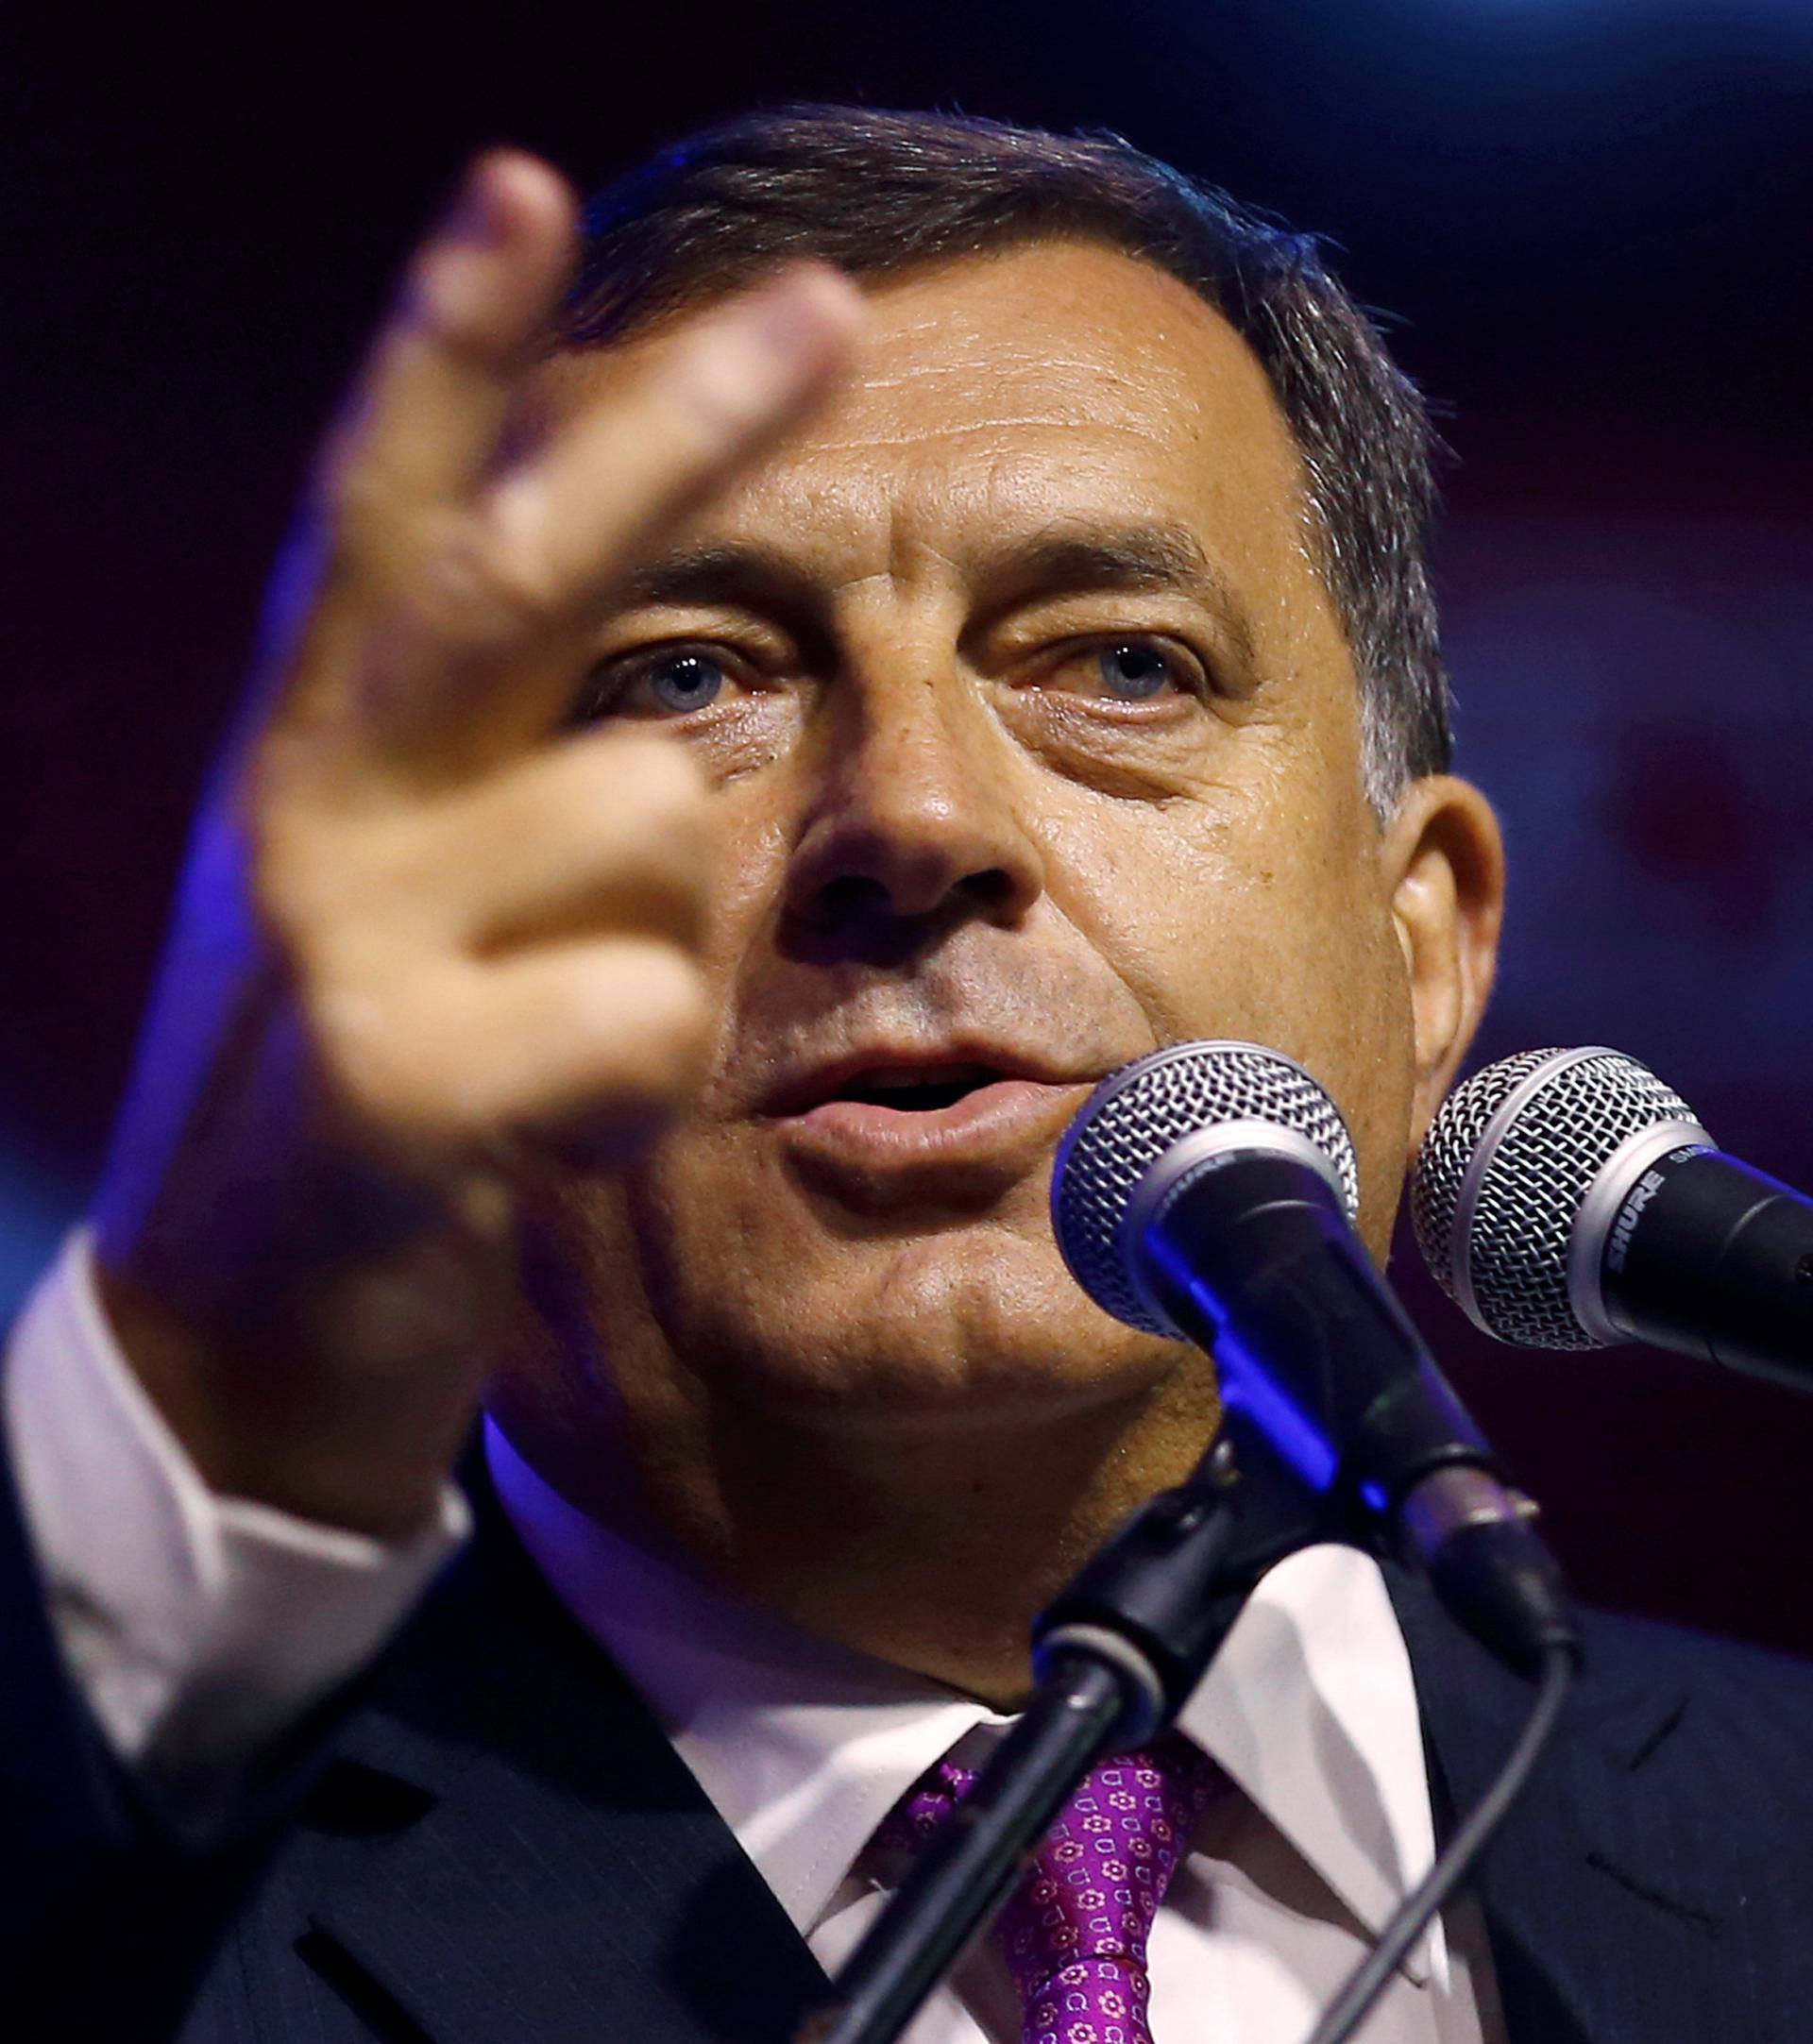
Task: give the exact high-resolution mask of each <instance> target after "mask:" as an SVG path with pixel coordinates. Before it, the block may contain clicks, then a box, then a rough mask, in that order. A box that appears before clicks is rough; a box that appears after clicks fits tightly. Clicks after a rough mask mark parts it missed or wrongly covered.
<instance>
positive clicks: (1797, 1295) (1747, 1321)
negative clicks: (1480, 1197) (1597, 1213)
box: [1599, 1144, 1813, 1391]
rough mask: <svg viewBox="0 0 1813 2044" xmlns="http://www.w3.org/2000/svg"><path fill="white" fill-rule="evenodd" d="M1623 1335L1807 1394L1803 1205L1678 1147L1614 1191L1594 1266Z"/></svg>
mask: <svg viewBox="0 0 1813 2044" xmlns="http://www.w3.org/2000/svg"><path fill="white" fill-rule="evenodd" d="M1599 1287H1600V1295H1601V1301H1602V1309H1603V1312H1604V1316H1605V1318H1606V1319H1607V1320H1608V1321H1609V1322H1610V1323H1611V1325H1612V1326H1614V1327H1616V1328H1617V1329H1618V1331H1619V1332H1620V1333H1621V1334H1623V1335H1624V1336H1626V1337H1627V1338H1628V1339H1630V1340H1633V1341H1639V1342H1650V1343H1653V1344H1654V1345H1655V1346H1656V1347H1658V1348H1667V1349H1673V1350H1677V1351H1679V1352H1680V1353H1681V1354H1684V1355H1689V1356H1699V1357H1703V1359H1704V1360H1706V1361H1708V1362H1719V1363H1723V1364H1724V1365H1725V1366H1726V1367H1727V1368H1728V1369H1733V1370H1742V1371H1745V1372H1746V1373H1748V1374H1749V1375H1751V1376H1753V1377H1769V1378H1771V1380H1773V1381H1774V1382H1776V1383H1780V1384H1786V1385H1788V1386H1790V1387H1791V1388H1793V1389H1795V1390H1799V1391H1813V1200H1809V1199H1807V1198H1805V1196H1804V1195H1802V1194H1801V1193H1799V1192H1795V1191H1791V1190H1790V1189H1789V1188H1788V1186H1785V1185H1783V1184H1782V1183H1781V1182H1780V1180H1778V1179H1775V1178H1771V1177H1770V1176H1769V1175H1768V1174H1767V1173H1765V1172H1760V1171H1757V1170H1755V1169H1754V1167H1753V1166H1752V1165H1749V1164H1746V1163H1743V1162H1741V1161H1740V1160H1739V1159H1738V1158H1737V1157H1728V1156H1726V1155H1725V1153H1724V1152H1723V1151H1722V1150H1707V1149H1703V1148H1700V1147H1698V1146H1697V1145H1692V1144H1684V1145H1683V1146H1682V1147H1681V1148H1679V1149H1676V1150H1673V1151H1670V1152H1669V1155H1668V1156H1666V1157H1661V1158H1659V1159H1657V1161H1656V1162H1654V1163H1653V1164H1652V1165H1651V1166H1650V1167H1649V1169H1648V1170H1647V1171H1645V1172H1644V1173H1643V1174H1642V1175H1641V1176H1640V1177H1639V1178H1638V1179H1637V1180H1636V1182H1635V1184H1634V1185H1633V1186H1632V1187H1631V1188H1630V1190H1629V1191H1628V1192H1627V1193H1626V1194H1625V1196H1624V1198H1623V1200H1622V1201H1621V1202H1620V1204H1619V1206H1618V1209H1617V1211H1616V1213H1615V1214H1614V1215H1613V1216H1612V1219H1611V1224H1610V1226H1609V1227H1608V1228H1607V1230H1606V1232H1605V1237H1604V1248H1603V1250H1602V1251H1601V1260H1600V1270H1599Z"/></svg>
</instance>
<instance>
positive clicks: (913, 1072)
mask: <svg viewBox="0 0 1813 2044" xmlns="http://www.w3.org/2000/svg"><path fill="white" fill-rule="evenodd" d="M1004 1076H1005V1074H1004V1073H1000V1072H997V1071H995V1070H994V1069H993V1068H992V1067H991V1066H989V1065H967V1064H953V1065H916V1066H910V1067H902V1066H885V1065H884V1066H877V1067H875V1068H874V1069H873V1070H871V1071H867V1072H857V1073H852V1074H851V1076H850V1077H849V1078H847V1079H844V1080H841V1081H839V1084H838V1085H837V1086H836V1087H835V1088H834V1089H833V1090H831V1091H829V1092H827V1093H825V1094H824V1095H823V1096H822V1099H821V1100H819V1101H816V1102H814V1103H813V1105H814V1106H825V1105H828V1104H829V1103H830V1102H832V1101H838V1100H848V1101H853V1102H855V1103H856V1104H857V1105H858V1106H866V1107H890V1108H892V1109H893V1111H894V1112H895V1113H897V1114H936V1113H937V1112H938V1111H939V1109H940V1108H941V1107H954V1106H956V1105H957V1102H958V1101H959V1100H965V1099H967V1098H968V1097H969V1095H970V1094H972V1093H974V1092H975V1091H977V1090H979V1089H981V1088H982V1087H984V1086H993V1085H995V1084H997V1083H998V1082H999V1081H1000V1080H1001V1079H1002V1078H1003V1077H1004Z"/></svg>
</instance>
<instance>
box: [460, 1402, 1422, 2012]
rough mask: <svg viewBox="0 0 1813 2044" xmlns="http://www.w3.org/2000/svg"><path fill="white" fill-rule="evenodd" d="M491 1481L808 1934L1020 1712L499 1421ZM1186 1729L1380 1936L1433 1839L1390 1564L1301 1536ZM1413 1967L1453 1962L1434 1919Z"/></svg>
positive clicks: (583, 1620)
mask: <svg viewBox="0 0 1813 2044" xmlns="http://www.w3.org/2000/svg"><path fill="white" fill-rule="evenodd" d="M485 1452H486V1458H487V1461H488V1462H489V1466H490V1472H491V1477H492V1480H493V1482H494V1483H495V1485H496V1487H497V1493H498V1496H499V1498H500V1502H501V1503H502V1506H503V1509H504V1511H505V1512H506V1514H507V1515H508V1517H509V1519H510V1521H511V1523H512V1525H513V1526H514V1527H515V1529H516V1530H517V1535H518V1537H519V1538H520V1539H521V1541H522V1543H523V1545H524V1546H525V1547H526V1548H527V1549H528V1551H529V1553H530V1555H531V1556H532V1557H533V1559H534V1562H535V1563H536V1565H537V1566H538V1567H539V1569H540V1570H541V1572H542V1574H543V1575H544V1576H545V1577H546V1579H547V1580H548V1582H549V1584H550V1585H551V1588H552V1589H553V1591H554V1593H555V1595H556V1596H559V1597H560V1599H561V1601H562V1602H563V1603H564V1604H565V1605H566V1606H567V1608H568V1611H569V1612H571V1613H572V1614H573V1616H574V1617H575V1618H576V1619H577V1620H578V1621H579V1623H580V1624H581V1625H582V1626H584V1627H585V1630H587V1631H588V1632H589V1633H590V1634H591V1635H592V1637H593V1638H594V1639H596V1640H597V1641H598V1642H599V1643H600V1644H601V1645H602V1647H604V1648H605V1649H606V1651H607V1652H609V1653H610V1655H611V1656H612V1658H613V1659H614V1660H615V1661H616V1662H617V1663H618V1665H619V1666H621V1667H622V1669H623V1670H624V1672H625V1674H627V1675H628V1676H629V1678H630V1680H631V1681H633V1682H634V1683H635V1686H636V1688H637V1689H638V1690H639V1691H640V1692H641V1694H642V1696H643V1697H644V1698H645V1699H646V1700H647V1702H648V1703H649V1705H650V1707H651V1709H652V1711H653V1712H654V1714H655V1715H656V1717H657V1718H658V1719H659V1721H660V1723H661V1725H662V1728H663V1730H664V1731H666V1732H667V1734H668V1736H669V1738H670V1739H671V1740H672V1741H673V1744H674V1747H675V1748H676V1749H677V1751H678V1752H679V1754H680V1757H681V1758H682V1759H683V1760H684V1761H685V1762H686V1765H687V1767H688V1768H689V1769H690V1770H691V1772H692V1773H693V1775H694V1776H695V1777H696V1778H697V1780H698V1782H699V1783H700V1786H701V1787H702V1788H703V1790H704V1791H705V1794H706V1795H707V1796H708V1797H709V1798H710V1799H711V1801H712V1802H713V1804H714V1805H715V1806H716V1807H717V1809H718V1811H719V1813H720V1816H722V1817H723V1818H724V1820H725V1822H726V1823H727V1824H728V1825H729V1826H730V1828H731V1830H732V1832H733V1833H735V1834H736V1837H737V1843H738V1844H739V1845H740V1846H741V1847H742V1849H743V1850H744V1851H745V1852H746V1853H747V1854H748V1855H749V1857H750V1859H751V1860H752V1861H754V1864H755V1866H756V1867H757V1869H758V1870H759V1871H760V1872H761V1874H762V1875H763V1877H764V1878H765V1879H766V1880H767V1882H768V1884H769V1885H770V1886H771V1888H772V1889H773V1891H774V1893H775V1895H776V1896H777V1897H778V1898H779V1900H780V1902H781V1905H782V1907H783V1908H785V1909H786V1911H787V1912H788V1916H789V1917H791V1918H792V1920H793V1922H794V1924H795V1925H796V1926H797V1927H798V1928H799V1930H800V1931H801V1932H802V1934H809V1933H810V1932H811V1931H812V1929H813V1928H814V1927H815V1925H816V1924H817V1923H818V1921H819V1919H820V1917H822V1915H823V1914H824V1912H825V1910H826V1908H827V1906H828V1905H829V1903H830V1902H831V1900H832V1898H833V1897H834V1895H835V1894H836V1893H837V1890H838V1887H839V1884H840V1883H841V1882H842V1880H843V1879H844V1877H845V1876H846V1875H847V1874H848V1873H849V1871H850V1869H851V1867H853V1866H854V1865H855V1863H856V1858H857V1857H858V1855H859V1854H860V1853H861V1851H862V1850H863V1848H864V1847H865V1846H866V1845H867V1843H868V1842H869V1839H870V1838H871V1836H872V1835H873V1833H874V1831H875V1829H876V1827H877V1826H878V1825H879V1824H880V1822H881V1820H882V1818H883V1817H884V1816H887V1814H888V1812H889V1811H890V1809H892V1807H893V1806H894V1804H895V1803H896V1802H897V1801H898V1800H899V1799H900V1798H901V1796H902V1795H903V1794H904V1793H905V1791H906V1789H907V1788H908V1787H909V1786H910V1785H911V1784H912V1783H913V1782H915V1781H917V1780H918V1779H919V1777H920V1776H921V1775H922V1774H923V1773H924V1772H925V1770H926V1769H927V1768H928V1767H930V1766H931V1765H934V1763H936V1762H937V1761H938V1760H939V1759H940V1757H941V1756H942V1755H943V1754H944V1753H946V1752H947V1751H948V1750H949V1749H950V1748H951V1747H952V1746H954V1745H955V1744H956V1743H957V1740H958V1739H960V1738H962V1737H963V1736H964V1735H965V1734H966V1733H967V1732H970V1731H974V1729H975V1728H976V1727H978V1726H991V1727H1000V1726H1004V1725H1006V1724H1007V1723H1008V1721H1009V1720H1008V1719H1007V1718H1005V1717H1003V1716H1001V1715H999V1714H998V1713H996V1712H993V1711H991V1710H990V1709H989V1708H988V1707H987V1706H986V1705H984V1704H981V1703H978V1702H976V1701H974V1699H971V1698H962V1697H957V1696H954V1695H953V1694H952V1693H951V1692H950V1691H949V1690H947V1689H944V1688H942V1687H940V1685H938V1684H937V1683H934V1682H930V1681H925V1680H923V1678H920V1677H916V1676H913V1675H910V1674H908V1673H906V1672H905V1671H904V1670H902V1669H900V1668H897V1667H893V1666H890V1665H889V1664H885V1663H882V1662H878V1661H873V1660H870V1659H868V1658H866V1657H865V1656H862V1655H860V1654H856V1653H854V1652H851V1651H849V1650H848V1649H845V1648H842V1647H836V1646H834V1645H831V1644H830V1643H828V1642H825V1641H822V1640H819V1639H816V1638H814V1637H812V1636H810V1635H808V1634H806V1633H804V1632H802V1631H801V1630H798V1629H797V1628H795V1627H793V1626H791V1625H789V1624H788V1623H787V1622H786V1621H784V1620H781V1619H778V1618H775V1617H773V1616H771V1615H770V1614H768V1613H764V1612H761V1611H759V1610H757V1609H755V1608H754V1607H753V1606H751V1605H748V1604H745V1603H742V1602H740V1601H738V1600H737V1599H735V1598H733V1597H729V1596H725V1595H723V1594H722V1593H721V1592H720V1591H718V1590H716V1589H714V1588H713V1587H712V1586H711V1585H710V1584H708V1583H706V1582H704V1581H703V1580H702V1579H700V1578H699V1577H698V1576H696V1575H695V1574H693V1573H692V1572H691V1571H689V1570H688V1569H686V1568H685V1567H684V1566H682V1565H680V1564H678V1563H674V1562H672V1561H669V1560H667V1559H664V1558H662V1557H660V1556H657V1555H654V1554H652V1553H650V1552H649V1551H648V1550H647V1549H646V1548H643V1547H640V1546H635V1544H634V1543H632V1542H630V1541H629V1540H626V1539H625V1538H624V1537H623V1536H622V1535H621V1534H619V1533H617V1532H614V1531H612V1530H610V1529H607V1528H605V1527H603V1526H601V1525H600V1524H599V1523H598V1522H597V1521H596V1520H594V1519H591V1518H589V1517H587V1516H586V1515H585V1513H584V1512H579V1511H578V1510H577V1509H576V1508H575V1507H573V1506H572V1505H570V1504H568V1502H567V1500H566V1499H565V1498H563V1497H562V1496H561V1495H559V1494H558V1493H557V1492H556V1491H554V1490H553V1489H552V1488H551V1485H549V1484H548V1483H547V1482H546V1481H545V1480H544V1479H543V1478H540V1477H539V1476H537V1475H536V1474H535V1472H534V1470H533V1469H531V1468H530V1466H529V1465H528V1463H527V1462H525V1461H523V1460H522V1458H521V1457H520V1456H519V1455H518V1454H517V1452H516V1450H515V1449H514V1448H513V1447H512V1446H511V1445H510V1444H509V1442H508V1441H507V1440H506V1439H505V1438H504V1436H503V1434H502V1432H501V1430H500V1428H499V1427H497V1426H496V1425H495V1424H494V1423H490V1422H487V1424H486V1427H485ZM1178 1725H1179V1728H1180V1729H1181V1730H1182V1731H1185V1732H1187V1733H1188V1734H1189V1736H1190V1737H1191V1738H1193V1739H1194V1740H1195V1742H1196V1743H1197V1745H1199V1746H1200V1747H1201V1748H1203V1749H1204V1751H1205V1752H1207V1753H1208V1754H1209V1755H1210V1756H1211V1758H1212V1759H1213V1760H1215V1761H1217V1762H1219V1764H1220V1765H1222V1766H1223V1767H1224V1768H1225V1769H1226V1770H1227V1772H1228V1774H1229V1775H1230V1776H1231V1777H1232V1778H1233V1780H1234V1781H1235V1782H1238V1783H1239V1785H1240V1786H1241V1788H1242V1789H1244V1790H1245V1793H1246V1794H1247V1795H1248V1796H1249V1797H1250V1798H1251V1799H1252V1800H1253V1801H1254V1802H1255V1803H1256V1804H1257V1805H1258V1807H1259V1808H1260V1809H1261V1810H1262V1812H1263V1813H1264V1814H1265V1816H1267V1817H1269V1818H1270V1819H1271V1821H1272V1822H1273V1823H1274V1824H1275V1825H1276V1826H1277V1827H1278V1829H1279V1831H1280V1832H1281V1833H1283V1834H1284V1836H1285V1837H1286V1838H1287V1839H1288V1840H1289V1841H1290V1843H1291V1844H1292V1845H1293V1846H1294V1847H1295V1848H1296V1850H1297V1851H1298V1852H1299V1853H1301V1854H1302V1856H1303V1858H1304V1859H1305V1860H1306V1861H1307V1862H1308V1863H1309V1865H1310V1866H1311V1867H1313V1868H1314V1870H1315V1871H1316V1873H1317V1874H1318V1875H1320V1877H1321V1878H1322V1880H1323V1881H1324V1882H1325V1883H1326V1884H1328V1886H1329V1887H1330V1889H1331V1890H1332V1891H1333V1893H1334V1894H1335V1896H1336V1897H1337V1898H1338V1899H1339V1900H1341V1901H1342V1902H1343V1903H1344V1904H1345V1905H1346V1906H1347V1909H1349V1910H1350V1911H1351V1912H1352V1913H1353V1915H1354V1917H1357V1918H1358V1920H1359V1921H1360V1922H1361V1923H1362V1924H1364V1926H1365V1928H1366V1929H1367V1930H1368V1931H1370V1932H1372V1933H1373V1934H1377V1933H1378V1932H1379V1930H1380V1929H1381V1927H1382V1925H1383V1923H1384V1921H1385V1919H1386V1917H1389V1915H1390V1914H1391V1911H1392V1910H1393V1909H1394V1908H1395V1907H1396V1905H1397V1903H1398V1901H1399V1900H1401V1898H1402V1897H1403V1895H1404V1894H1405V1892H1406V1891H1407V1890H1408V1889H1409V1888H1410V1887H1411V1886H1413V1885H1414V1884H1415V1883H1416V1882H1417V1881H1419V1880H1420V1879H1421V1878H1422V1876H1423V1875H1424V1874H1425V1873H1426V1872H1427V1871H1428V1870H1429V1867H1430V1864H1431V1861H1432V1857H1433V1852H1434V1829H1433V1822H1432V1816H1431V1812H1430V1799H1429V1784H1428V1777H1427V1774H1426V1772H1425V1768H1424V1762H1423V1750H1422V1740H1421V1733H1420V1729H1419V1724H1418V1719H1417V1715H1416V1700H1415V1689H1414V1687H1413V1684H1412V1681H1411V1671H1410V1657H1409V1654H1408V1652H1407V1651H1406V1649H1405V1647H1404V1641H1403V1634H1402V1633H1401V1631H1400V1630H1398V1620H1397V1615H1396V1613H1394V1612H1393V1610H1392V1608H1391V1601H1390V1598H1389V1597H1388V1596H1387V1595H1386V1593H1385V1586H1384V1579H1383V1578H1382V1577H1381V1574H1380V1571H1379V1568H1378V1564H1377V1563H1374V1562H1373V1561H1372V1560H1371V1559H1370V1558H1369V1557H1368V1556H1366V1555H1364V1554H1362V1553H1360V1552H1359V1551H1358V1550H1357V1549H1355V1548H1351V1547H1345V1546H1332V1545H1330V1546H1315V1547H1308V1548H1304V1549H1302V1550H1301V1551H1299V1552H1298V1553H1296V1554H1294V1555H1291V1556H1290V1557H1288V1558H1287V1559H1286V1560H1285V1561H1283V1562H1281V1563H1279V1565H1278V1566H1277V1567H1276V1568H1274V1569H1273V1570H1272V1571H1271V1572H1270V1573H1269V1574H1268V1575H1267V1576H1266V1577H1265V1578H1264V1579H1263V1580H1262V1582H1261V1583H1260V1585H1259V1587H1258V1589H1257V1590H1255V1591H1254V1593H1253V1595H1252V1596H1251V1597H1250V1598H1249V1599H1248V1600H1247V1603H1246V1606H1245V1609H1244V1610H1243V1612H1242V1613H1241V1615H1240V1618H1239V1620H1238V1622H1237V1623H1236V1624H1235V1627H1234V1629H1233V1630H1232V1632H1231V1633H1230V1634H1229V1635H1228V1640H1227V1643H1226V1645H1225V1646H1224V1647H1222V1650H1221V1652H1220V1653H1219V1654H1218V1655H1217V1657H1216V1659H1215V1661H1214V1663H1213V1664H1212V1665H1211V1668H1210V1670H1209V1672H1208V1674H1207V1675H1206V1676H1205V1677H1204V1678H1203V1680H1202V1681H1201V1683H1200V1684H1199V1685H1198V1686H1197V1688H1196V1691H1195V1694H1194V1695H1193V1696H1192V1698H1190V1701H1189V1702H1188V1703H1187V1704H1186V1705H1185V1707H1184V1709H1183V1711H1182V1712H1181V1713H1180V1714H1179V1716H1178ZM1430 1969H1432V1970H1433V1971H1434V1972H1435V1973H1436V1974H1437V1976H1438V1977H1439V1976H1441V1975H1443V1974H1445V1972H1446V1969H1447V1955H1446V1947H1445V1941H1444V1940H1443V1938H1442V1936H1441V1934H1440V1925H1439V1921H1438V1922H1437V1923H1436V1924H1435V1925H1434V1926H1432V1935H1430V1936H1427V1937H1426V1938H1425V1940H1424V1942H1423V1944H1422V1945H1421V1946H1419V1947H1418V1948H1417V1950H1416V1951H1415V1954H1414V1955H1413V1960H1412V1962H1411V1964H1409V1965H1407V1966H1406V1968H1405V1970H1406V1971H1407V1972H1409V1973H1411V1975H1412V1977H1413V1978H1415V1979H1418V1980H1420V1979H1422V1978H1423V1977H1424V1976H1425V1973H1426V1971H1427V1970H1430Z"/></svg>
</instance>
